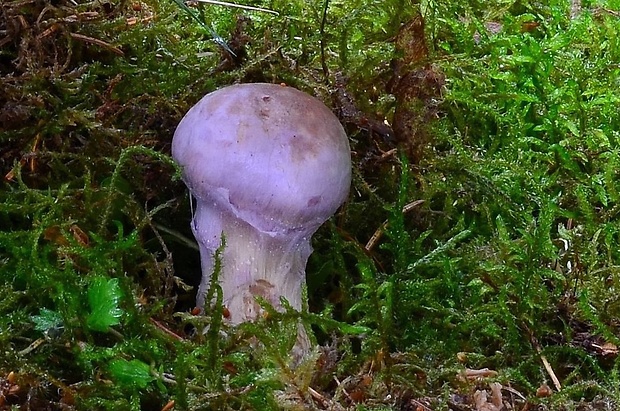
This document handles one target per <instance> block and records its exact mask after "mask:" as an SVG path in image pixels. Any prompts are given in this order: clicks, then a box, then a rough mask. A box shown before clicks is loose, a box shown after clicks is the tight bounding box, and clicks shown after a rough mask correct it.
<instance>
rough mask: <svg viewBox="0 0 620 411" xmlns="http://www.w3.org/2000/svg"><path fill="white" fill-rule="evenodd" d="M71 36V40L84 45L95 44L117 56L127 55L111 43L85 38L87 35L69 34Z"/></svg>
mask: <svg viewBox="0 0 620 411" xmlns="http://www.w3.org/2000/svg"><path fill="white" fill-rule="evenodd" d="M69 35H70V36H71V38H74V39H76V40H80V41H83V42H84V43H90V44H94V45H97V46H100V47H103V48H105V49H107V50H110V51H111V52H112V53H114V54H116V55H119V56H124V55H125V53H123V51H122V50H121V49H119V48H118V47H114V46H113V45H111V44H110V43H106V42H105V41H103V40H99V39H96V38H94V37H89V36H85V35H83V34H79V33H69Z"/></svg>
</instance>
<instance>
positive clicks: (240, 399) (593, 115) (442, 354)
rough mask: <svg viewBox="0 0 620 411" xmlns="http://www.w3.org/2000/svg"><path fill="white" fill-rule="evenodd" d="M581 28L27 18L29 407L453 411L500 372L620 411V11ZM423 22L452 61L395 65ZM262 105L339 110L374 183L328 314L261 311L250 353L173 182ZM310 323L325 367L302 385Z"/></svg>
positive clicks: (461, 10)
mask: <svg viewBox="0 0 620 411" xmlns="http://www.w3.org/2000/svg"><path fill="white" fill-rule="evenodd" d="M569 3H570V2H567V1H554V2H550V3H549V2H548V3H546V4H540V3H537V2H529V1H520V2H508V3H507V2H503V1H497V2H490V3H489V2H484V3H482V2H476V1H470V2H464V3H463V2H456V1H449V2H433V1H422V2H419V3H415V4H413V3H412V4H405V3H404V2H402V1H396V0H394V1H392V0H384V1H353V0H351V1H345V2H335V1H325V0H321V1H258V2H254V3H253V4H254V5H255V6H260V7H264V8H267V9H271V10H275V11H277V12H279V15H274V14H271V13H261V12H247V11H240V10H238V9H234V8H230V7H222V6H215V5H210V4H199V5H197V6H195V7H194V6H193V5H192V6H191V7H190V8H189V10H190V11H191V12H192V14H193V15H194V17H193V16H192V15H190V14H188V11H187V10H186V9H184V7H182V6H180V4H177V3H175V2H173V1H150V0H149V1H144V2H124V1H123V2H120V1H113V2H107V3H105V4H103V3H101V4H99V3H84V4H79V5H62V6H58V5H51V3H50V4H48V3H46V2H39V3H27V4H25V3H16V4H8V5H6V6H3V7H4V8H3V10H2V18H3V19H4V20H6V21H12V22H14V21H17V20H15V18H14V16H20V17H19V18H18V19H19V21H20V22H21V21H24V22H26V23H27V24H21V23H20V24H18V25H15V24H5V26H6V27H8V28H10V30H8V31H7V36H8V37H6V38H5V40H2V42H3V48H2V51H0V73H2V79H1V80H0V83H1V84H2V87H1V88H0V98H1V99H2V100H3V102H4V104H3V107H1V108H0V164H1V165H2V172H3V175H6V178H5V179H4V180H3V181H2V183H0V184H2V189H1V190H0V284H2V285H1V286H0V295H2V298H0V350H2V353H3V355H2V356H0V379H1V381H0V382H1V383H2V384H1V385H2V387H4V386H5V383H6V384H14V385H16V386H18V388H17V389H16V392H15V394H14V395H13V396H11V397H10V398H9V397H7V398H8V401H9V402H8V404H9V405H14V406H16V407H17V406H26V407H29V408H30V409H37V408H44V406H43V404H45V405H46V406H48V408H49V409H72V408H73V409H110V410H112V409H114V410H122V409H128V410H129V409H131V410H138V409H162V408H163V407H164V406H165V405H166V404H167V403H168V402H169V401H171V400H174V401H175V409H192V410H199V409H218V410H219V409H274V410H275V409H282V408H296V409H300V408H303V407H307V408H308V407H311V406H314V407H324V408H329V407H330V406H334V408H336V403H337V405H338V406H341V407H349V408H350V409H354V408H359V409H382V408H383V409H388V408H389V407H391V409H400V408H406V407H407V406H411V404H414V402H412V401H411V400H412V399H415V400H416V401H417V399H423V398H427V397H432V398H433V400H432V404H431V405H432V406H435V407H437V408H438V409H439V408H442V407H443V408H446V407H447V405H446V404H447V401H448V399H450V398H454V397H451V394H452V393H454V392H458V393H460V394H462V395H463V396H466V397H469V396H471V395H472V394H473V392H474V391H475V389H483V388H485V383H486V382H485V383H475V384H474V383H470V382H462V381H459V379H458V378H456V377H455V375H456V374H457V373H459V372H462V371H463V368H483V367H489V368H491V369H494V370H497V371H498V372H499V374H498V375H497V377H496V379H497V380H498V381H500V382H502V383H503V384H505V385H510V386H511V387H513V388H514V389H517V390H519V391H520V392H521V393H522V394H524V395H525V396H527V397H528V399H529V401H531V403H533V404H534V403H535V404H540V407H541V408H540V409H543V408H542V407H546V409H558V410H561V409H572V408H575V407H577V406H578V405H579V404H580V403H582V402H583V401H587V402H590V403H591V405H592V406H600V404H602V403H603V402H604V401H607V402H608V403H609V404H613V403H618V401H619V398H620V395H619V393H618V389H617V387H618V381H619V378H618V367H619V365H618V364H619V361H618V355H617V353H616V352H615V351H614V350H615V347H616V346H617V345H618V344H620V343H619V342H618V324H617V319H618V316H619V315H620V302H619V300H618V296H617V292H616V290H617V287H618V283H619V281H620V277H619V273H620V271H619V270H618V267H620V260H619V259H620V253H619V252H618V247H617V243H618V240H619V238H620V226H619V225H618V222H617V220H618V218H617V215H618V210H619V207H620V205H619V204H618V197H619V195H618V184H619V181H618V179H619V176H618V173H617V171H616V170H617V169H618V167H617V166H618V164H620V154H619V153H620V151H619V149H618V144H619V142H620V136H619V135H618V130H620V124H619V122H620V120H619V117H618V115H617V106H618V103H619V101H618V97H617V96H618V95H620V90H619V88H620V83H618V77H619V74H620V72H619V70H620V69H619V68H618V67H620V65H619V64H620V62H619V59H620V54H619V51H618V50H620V48H619V47H618V44H617V43H618V39H619V38H620V36H619V35H618V31H619V30H620V26H619V25H618V21H617V18H616V17H617V16H616V15H615V11H614V10H615V9H617V8H618V4H615V3H614V2H611V1H610V2H582V3H583V4H582V9H581V12H580V13H579V14H576V15H571V8H570V7H571V4H569ZM45 6H49V7H47V8H46V9H45V10H43V9H44V7H45ZM11 16H13V17H11ZM420 16H421V18H423V19H424V23H425V29H424V30H423V31H424V33H425V38H424V39H423V40H421V39H418V41H419V42H418V43H416V42H415V41H413V42H412V43H406V42H405V43H406V44H405V43H403V44H404V45H403V44H398V45H396V44H395V40H394V39H396V38H397V37H398V35H399V32H400V30H401V27H402V25H403V24H406V23H409V22H411V21H413V20H414V19H415V18H420ZM215 35H217V36H220V37H221V38H222V39H224V40H225V41H226V42H227V44H228V45H229V46H230V48H231V49H232V50H233V51H234V52H235V56H232V55H231V54H230V53H229V52H228V51H226V50H225V49H224V48H222V47H220V46H218V44H217V42H215V41H213V37H214V36H215ZM420 42H421V43H420ZM420 44H423V45H424V46H425V47H426V48H427V49H428V53H427V54H424V55H419V56H417V57H419V59H418V60H416V59H413V60H415V61H403V60H404V59H407V58H411V55H412V54H415V53H413V52H412V51H411V50H409V49H408V47H411V48H414V47H415V46H416V45H417V46H420ZM397 67H400V68H397ZM403 67H404V68H403ZM399 70H400V71H399ZM403 70H404V71H403ZM406 76H410V77H409V78H414V79H417V81H419V83H415V82H414V83H413V84H414V85H415V87H412V88H411V89H407V91H408V93H409V94H407V97H408V98H406V99H403V98H401V97H402V95H401V94H400V93H401V91H399V89H398V87H396V88H395V87H394V85H395V84H396V85H398V84H400V85H401V86H402V87H405V86H406V85H407V84H406V83H402V84H401V83H400V82H399V81H400V80H399V79H400V77H406ZM249 81H268V82H276V83H280V82H285V83H287V84H289V85H292V86H295V87H298V88H300V89H302V90H305V91H308V92H310V93H312V94H314V95H317V96H318V97H320V98H322V99H323V100H324V101H326V102H327V103H328V105H330V106H331V107H333V108H334V110H335V111H336V112H338V113H339V114H340V115H341V117H342V120H343V122H344V123H345V126H346V127H347V131H348V132H349V135H350V138H351V145H352V150H353V160H354V164H355V166H354V183H353V189H352V192H351V196H350V199H349V202H348V203H347V204H346V205H345V207H343V209H342V210H341V211H340V212H339V214H338V215H337V216H336V217H335V218H334V220H333V221H332V222H331V223H330V224H328V225H326V226H325V227H323V228H322V229H321V230H320V231H319V233H318V235H317V236H316V238H315V241H314V247H315V254H314V255H313V256H312V258H311V260H310V263H309V266H308V295H309V310H310V312H302V313H296V312H294V310H291V309H286V310H285V311H284V312H282V313H281V312H276V311H275V310H273V309H272V308H271V307H270V306H268V304H266V303H265V302H264V301H262V302H260V303H261V304H262V306H263V308H264V310H265V312H266V313H268V316H267V318H264V319H261V320H260V321H258V322H256V323H251V324H243V325H241V326H239V327H237V328H232V327H230V326H228V325H227V324H226V322H225V321H223V319H222V318H223V317H224V313H225V309H224V308H225V307H222V304H221V301H220V299H221V296H220V294H221V293H220V292H219V291H218V286H217V284H215V283H214V284H213V285H212V287H211V289H210V294H209V298H208V299H207V300H208V301H214V302H215V304H214V306H213V307H210V308H209V309H208V310H207V312H206V313H205V315H200V316H196V315H192V314H190V311H191V308H193V304H194V293H195V291H191V287H188V284H189V285H196V284H197V281H198V278H197V277H198V273H199V272H200V265H199V260H198V255H197V251H196V249H195V247H191V246H188V240H187V239H188V238H191V232H190V230H189V220H190V218H191V215H190V205H189V201H188V200H187V196H186V194H185V189H184V187H183V185H182V182H180V180H179V179H178V170H176V169H175V166H174V165H173V163H172V161H171V159H170V157H169V155H168V154H169V148H170V140H171V136H172V133H173V131H174V128H175V126H176V124H177V123H178V121H179V120H180V118H181V117H182V115H183V114H184V113H185V112H186V111H187V109H188V108H189V107H190V106H191V105H192V104H193V103H194V102H196V101H197V100H198V99H199V98H200V97H201V96H202V95H204V94H205V93H206V92H209V91H211V90H213V89H215V88H218V87H221V86H224V85H227V84H231V83H234V82H249ZM416 87H417V88H416ZM412 90H413V91H412ZM429 90H431V91H432V90H435V92H430V91H429ZM437 90H438V91H439V92H437ZM353 105H354V106H355V107H353ZM397 108H398V109H400V110H403V109H404V110H405V112H406V113H408V114H409V115H411V116H414V115H419V116H420V117H419V119H418V118H417V117H416V118H414V119H413V120H412V121H411V124H417V125H418V126H420V128H421V129H422V128H423V129H424V130H422V131H420V130H414V132H412V134H411V136H410V137H412V140H413V141H398V143H397V142H396V141H395V140H394V138H393V136H392V135H390V134H389V133H386V132H382V131H380V128H378V127H377V125H376V124H382V125H383V126H384V127H385V124H384V121H385V122H387V123H388V124H391V125H392V126H394V128H396V127H397V126H398V125H399V124H396V123H397V122H398V121H401V120H399V117H398V116H396V111H397ZM412 113H413V114H412ZM409 120H411V118H410V119H409ZM373 125H374V128H373ZM412 146H413V148H415V150H411V148H412ZM392 149H396V153H395V154H394V152H392V151H391V150H392ZM411 153H414V154H415V155H412V156H411V157H408V156H407V154H411ZM373 235H376V236H375V237H373ZM371 238H373V240H372V241H370V240H371ZM211 297H213V298H211ZM300 320H301V321H302V323H303V325H304V326H305V327H306V329H307V330H310V331H314V334H316V340H317V342H318V343H320V344H321V348H320V349H317V350H316V351H314V352H313V353H312V354H311V355H310V356H309V357H308V358H307V359H306V360H305V361H303V362H302V363H301V364H300V365H298V366H297V367H296V368H295V367H291V365H290V359H289V352H290V349H291V347H292V346H293V344H294V342H295V339H296V336H297V327H298V324H299V321H300ZM205 329H206V330H207V331H206V333H203V332H202V330H205ZM542 356H544V357H545V358H546V360H547V361H548V362H549V363H550V364H551V367H552V369H553V371H554V373H555V375H556V376H557V377H558V378H559V380H560V381H561V383H562V386H563V390H562V391H561V392H560V393H556V394H554V395H553V396H552V397H551V398H549V399H541V398H538V399H536V398H535V393H536V390H537V388H538V387H540V385H541V384H542V383H548V384H549V385H553V383H552V381H551V375H550V373H549V371H548V370H547V369H546V368H545V367H544V365H543V362H542ZM10 372H14V373H16V375H17V377H16V378H17V382H16V383H11V382H10V381H9V373H10ZM11 378H13V377H11ZM309 388H312V389H313V390H314V391H311V390H310V389H309ZM3 389H4V388H3ZM345 393H346V394H345ZM388 398H390V399H388ZM582 399H583V400H582ZM356 402H357V403H356ZM416 404H417V403H416ZM521 405H522V403H517V404H516V406H517V407H518V406H521ZM582 405H583V404H582ZM612 408H613V407H612Z"/></svg>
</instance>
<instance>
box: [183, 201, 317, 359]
mask: <svg viewBox="0 0 620 411" xmlns="http://www.w3.org/2000/svg"><path fill="white" fill-rule="evenodd" d="M207 203H208V204H201V203H200V202H199V203H198V205H197V209H196V214H195V215H194V219H193V221H192V230H193V232H194V236H195V237H196V240H197V241H198V245H199V248H200V258H201V265H202V280H201V283H200V287H199V289H198V296H197V305H198V307H199V308H201V309H202V308H204V305H205V303H206V302H205V298H206V293H207V290H208V289H209V286H210V282H211V277H212V274H213V269H214V255H215V251H216V250H217V248H218V247H219V246H220V245H221V242H222V235H223V236H224V238H225V242H226V245H225V247H224V250H223V252H222V255H221V263H222V268H221V272H220V273H219V283H220V286H221V288H222V294H223V304H224V306H225V307H226V308H227V309H228V312H230V317H229V318H228V320H229V321H230V323H231V324H239V323H242V322H245V321H252V320H255V319H256V318H258V317H259V316H260V315H261V308H260V305H259V304H258V302H257V301H256V298H255V297H261V298H263V299H265V300H266V301H268V302H269V303H270V304H271V305H273V306H274V307H275V308H276V309H277V310H280V311H281V310H282V305H281V303H280V297H284V298H285V299H286V300H287V301H288V303H289V304H290V305H291V307H292V308H294V309H296V310H301V308H302V286H303V281H304V280H305V268H306V263H307V261H308V257H309V256H310V253H311V252H312V247H311V245H310V238H311V236H312V234H313V233H314V231H315V230H316V228H314V229H312V230H311V231H309V230H307V229H306V230H303V231H295V232H286V233H275V234H274V233H270V232H263V231H261V230H259V229H257V228H255V227H253V226H252V225H250V224H249V223H247V222H244V221H242V220H241V219H239V218H238V217H237V216H234V215H232V213H231V212H229V211H227V210H222V208H221V207H219V206H218V204H217V203H210V202H207ZM308 347H309V341H308V336H307V335H306V333H305V330H304V329H303V327H302V326H301V325H300V331H299V335H298V343H297V346H296V349H295V350H296V351H297V350H299V349H302V350H303V351H307V348H308Z"/></svg>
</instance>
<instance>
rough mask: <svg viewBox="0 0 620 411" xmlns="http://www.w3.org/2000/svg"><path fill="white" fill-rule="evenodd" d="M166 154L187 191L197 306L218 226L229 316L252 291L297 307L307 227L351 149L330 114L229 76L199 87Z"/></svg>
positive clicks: (304, 97)
mask: <svg viewBox="0 0 620 411" xmlns="http://www.w3.org/2000/svg"><path fill="white" fill-rule="evenodd" d="M172 156H173V158H174V160H175V161H176V162H177V163H178V164H179V165H180V166H181V167H182V170H183V180H184V181H185V183H186V185H187V187H188V188H189V191H190V193H191V194H192V195H193V196H194V197H195V198H196V203H197V204H196V210H195V215H194V218H193V221H192V231H193V233H194V236H195V237H196V240H197V241H198V245H199V248H200V256H201V261H202V281H201V284H200V288H199V290H198V298H197V305H198V306H199V307H200V308H203V307H204V304H205V303H206V302H205V294H206V290H207V289H208V287H209V282H210V278H211V275H212V273H213V265H214V253H215V250H216V249H217V248H218V247H219V246H220V244H221V241H222V235H224V236H225V240H226V246H225V249H224V251H223V254H222V265H223V267H222V271H221V273H220V277H219V279H220V285H221V287H222V291H223V301H224V305H225V307H226V308H227V309H228V311H229V312H230V317H229V320H230V322H231V323H232V324H238V323H240V322H244V321H249V320H253V319H255V318H256V317H257V316H258V315H259V311H260V306H259V305H258V304H257V302H256V300H255V298H254V297H256V296H260V297H262V298H264V299H265V300H267V301H269V302H270V303H271V304H272V305H273V306H274V307H276V308H278V309H281V304H280V297H284V298H286V299H287V300H288V302H289V303H290V305H291V306H292V307H293V308H295V309H297V310H299V309H301V307H302V284H303V281H304V279H305V278H304V277H305V269H306V263H307V261H308V257H309V255H310V253H311V252H312V247H311V245H310V239H311V236H312V235H313V234H314V232H315V231H316V230H317V229H318V228H319V226H320V225H321V224H322V223H323V222H325V221H326V220H327V219H328V218H329V217H330V216H332V215H333V214H334V213H335V212H336V209H337V208H338V207H339V206H340V205H341V204H342V203H343V202H344V201H345V199H346V198H347V196H348V192H349V186H350V183H351V154H350V149H349V143H348V139H347V136H346V134H345V132H344V129H343V128H342V125H341V124H340V123H339V121H338V119H337V118H336V116H334V114H333V113H332V112H331V111H330V110H329V109H328V108H327V107H326V106H325V105H324V104H323V103H322V102H320V101H319V100H317V99H315V98H314V97H311V96H309V95H308V94H305V93H303V92H301V91H299V90H296V89H294V88H291V87H286V86H280V85H274V84H263V83H256V84H239V85H234V86H229V87H225V88H223V89H220V90H217V91H215V92H213V93H210V94H207V95H206V96H205V97H203V98H202V100H200V101H199V102H198V103H197V104H196V105H195V106H194V107H192V108H191V109H190V110H189V112H188V113H187V114H186V115H185V117H184V118H183V120H181V123H180V124H179V126H178V127H177V129H176V132H175V134H174V139H173V141H172Z"/></svg>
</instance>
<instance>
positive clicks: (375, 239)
mask: <svg viewBox="0 0 620 411" xmlns="http://www.w3.org/2000/svg"><path fill="white" fill-rule="evenodd" d="M423 203H424V200H415V201H412V202H411V203H409V204H407V205H405V206H404V207H403V213H408V212H409V211H411V210H413V209H414V208H415V207H417V206H419V205H420V204H423ZM387 226H388V220H385V221H384V222H383V224H381V225H380V226H379V228H377V230H376V231H375V233H374V234H373V235H372V237H370V240H368V242H367V243H366V246H364V248H365V249H366V251H370V250H372V249H373V248H374V247H375V245H377V243H378V242H379V240H380V239H381V237H382V236H383V233H384V232H385V230H386V228H387Z"/></svg>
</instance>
